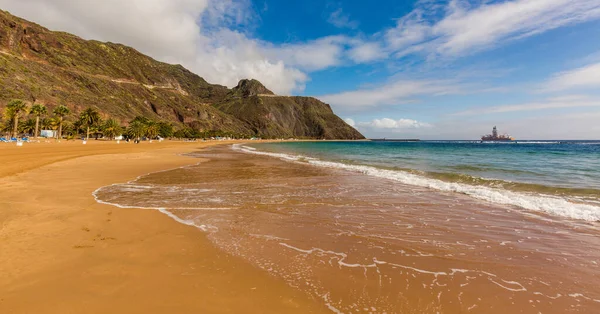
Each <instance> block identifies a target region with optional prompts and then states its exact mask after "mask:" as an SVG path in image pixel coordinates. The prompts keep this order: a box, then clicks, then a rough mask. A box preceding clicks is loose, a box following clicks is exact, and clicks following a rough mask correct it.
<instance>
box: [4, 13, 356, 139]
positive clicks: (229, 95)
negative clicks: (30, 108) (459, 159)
mask: <svg viewBox="0 0 600 314" xmlns="http://www.w3.org/2000/svg"><path fill="white" fill-rule="evenodd" d="M13 99H22V100H24V101H25V102H28V103H30V104H31V103H42V104H45V105H46V106H47V107H48V112H52V111H53V110H54V108H56V107H58V106H59V105H64V106H66V107H68V108H69V109H70V111H71V112H73V114H74V115H78V114H79V113H81V112H82V111H84V110H85V109H86V108H89V107H92V108H96V109H97V110H98V111H99V112H100V114H101V115H102V116H103V117H104V118H109V117H110V118H116V119H118V120H120V121H131V120H132V119H134V118H135V117H145V118H147V119H150V120H153V121H158V122H170V123H171V124H172V125H173V126H175V128H177V129H191V130H194V131H196V132H200V133H201V132H204V133H205V132H208V131H213V132H214V131H218V132H219V133H225V134H235V135H240V136H258V137H298V138H326V139H361V138H363V136H362V135H361V134H360V133H359V132H358V131H356V130H355V129H354V128H352V127H350V126H349V125H347V124H346V123H345V122H344V121H343V120H341V119H340V118H339V117H337V116H336V115H335V114H334V113H333V111H332V110H331V108H330V107H329V105H327V104H324V103H322V102H320V101H319V100H317V99H314V98H309V97H284V96H276V95H274V94H273V93H272V92H271V91H269V90H268V89H267V88H266V87H265V86H263V85H262V84H261V83H260V82H258V81H256V80H242V81H240V83H239V84H238V86H237V87H235V88H233V89H228V88H227V87H225V86H221V85H215V84H210V83H208V82H206V80H204V79H203V78H202V77H200V76H198V75H196V74H194V73H192V72H190V71H189V70H187V69H185V68H184V67H183V66H181V65H171V64H166V63H163V62H159V61H156V60H154V59H152V58H150V57H148V56H146V55H144V54H142V53H140V52H138V51H136V50H135V49H133V48H130V47H127V46H124V45H121V44H114V43H103V42H99V41H94V40H84V39H82V38H79V37H77V36H74V35H71V34H68V33H64V32H53V31H50V30H48V29H46V28H44V27H42V26H39V25H37V24H35V23H32V22H29V21H26V20H23V19H21V18H18V17H15V16H13V15H10V14H9V13H8V12H5V11H1V10H0V109H1V108H4V106H6V104H8V102H9V101H11V100H13ZM67 119H68V118H67Z"/></svg>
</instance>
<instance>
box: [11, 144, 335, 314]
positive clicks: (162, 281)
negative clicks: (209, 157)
mask: <svg viewBox="0 0 600 314" xmlns="http://www.w3.org/2000/svg"><path fill="white" fill-rule="evenodd" d="M212 144H217V143H175V142H164V143H142V144H140V145H133V144H125V143H121V144H119V145H117V144H115V143H105V142H96V141H90V142H88V144H87V145H85V146H84V145H82V144H81V142H79V141H78V142H63V143H59V144H58V143H39V144H37V143H36V144H25V146H24V147H19V148H17V147H16V146H14V145H12V144H4V143H2V144H0V313H250V312H252V313H322V312H327V309H326V307H325V306H324V305H322V304H321V303H319V302H317V301H315V300H313V299H311V298H310V297H308V296H307V295H305V294H304V293H302V292H301V291H298V290H296V289H293V288H291V287H289V286H288V285H286V284H285V282H284V281H283V280H280V279H278V278H275V277H273V276H270V275H269V274H268V273H267V272H266V271H263V270H260V269H258V268H256V267H254V266H252V265H250V264H249V263H247V262H245V261H243V260H242V259H241V258H239V257H235V256H232V255H230V254H228V253H226V252H224V251H221V250H218V249H216V248H215V247H214V246H213V245H212V244H211V243H210V242H209V241H208V240H207V239H206V236H205V235H204V234H203V233H202V232H200V231H199V230H198V229H197V228H194V227H190V226H186V225H183V224H180V223H177V222H175V221H174V220H173V219H171V218H169V217H167V216H165V215H163V214H161V213H160V212H158V211H152V210H144V209H120V208H116V207H113V206H109V205H104V204H99V203H97V202H96V201H95V200H94V197H93V196H92V192H93V191H94V190H95V189H97V188H99V187H101V186H106V185H109V184H113V183H118V182H126V181H129V180H133V179H135V178H136V177H137V176H139V175H143V174H145V173H148V172H154V171H160V170H167V169H172V168H175V167H180V166H184V165H190V164H195V163H198V162H199V161H201V160H199V159H194V158H190V157H185V156H180V155H178V154H180V153H185V152H192V151H195V150H197V149H198V148H200V147H205V146H208V145H212Z"/></svg>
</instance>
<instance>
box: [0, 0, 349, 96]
mask: <svg viewBox="0 0 600 314" xmlns="http://www.w3.org/2000/svg"><path fill="white" fill-rule="evenodd" d="M0 7H2V8H3V9H4V10H8V11H10V12H11V13H13V14H16V15H18V16H22V17H24V18H26V19H29V20H32V21H34V22H37V23H39V24H42V25H44V26H46V27H49V28H50V29H54V30H62V31H67V32H70V33H74V34H76V35H78V36H81V37H83V38H85V39H96V40H100V41H111V42H117V43H122V44H125V45H129V46H132V47H134V48H136V49H137V50H139V51H141V52H142V53H145V54H148V55H150V56H152V57H154V58H155V59H158V60H161V61H165V62H169V63H180V64H182V65H183V66H185V67H186V68H188V69H190V70H191V71H193V72H195V73H197V74H198V75H200V76H202V77H204V78H205V79H206V80H207V81H209V82H211V83H218V84H223V85H227V86H230V87H231V86H235V85H236V84H237V82H238V81H239V80H240V79H242V78H255V79H258V80H260V81H261V82H263V83H264V84H265V85H266V86H267V87H268V88H270V89H271V90H273V91H274V92H276V93H279V94H289V93H292V92H297V91H302V90H303V89H304V84H305V82H306V81H307V80H308V76H307V74H306V71H312V70H315V69H322V68H325V67H329V66H333V65H336V64H338V63H339V58H340V55H341V53H342V49H341V48H340V47H339V46H340V45H341V43H340V42H339V41H338V40H337V39H336V38H334V37H328V38H324V39H320V40H315V41H312V42H308V43H300V44H296V45H273V44H270V43H266V42H262V41H259V40H256V39H252V38H250V37H249V36H248V35H247V34H245V33H241V32H240V31H237V30H236V29H237V28H241V27H240V26H244V25H246V24H248V23H250V22H251V20H252V18H253V17H254V15H253V14H254V13H253V12H252V11H251V10H249V9H250V2H249V1H248V0H128V1H122V0H103V1H72V0H23V1H13V0H0Z"/></svg>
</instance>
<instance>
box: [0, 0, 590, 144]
mask: <svg viewBox="0 0 600 314" xmlns="http://www.w3.org/2000/svg"><path fill="white" fill-rule="evenodd" d="M0 8H1V9H3V10H7V11H9V12H11V13H12V14H15V15H17V16H21V17H23V18H26V19H28V20H31V21H34V22H36V23H39V24H41V25H43V26H45V27H48V28H50V29H52V30H60V31H67V32H70V33H73V34H76V35H78V36H80V37H82V38H85V39H95V40H101V41H110V42H117V43H122V44H125V45H128V46H132V47H134V48H136V49H137V50H139V51H140V52H142V53H145V54H147V55H150V56H152V57H153V58H155V59H157V60H160V61H164V62H169V63H177V64H182V65H183V66H185V67H186V68H188V69H190V70H191V71H193V72H195V73H197V74H198V75H200V76H202V77H204V78H205V79H206V80H207V81H209V82H211V83H217V84H223V85H227V86H229V87H233V86H235V85H236V84H237V82H238V81H239V80H240V79H242V78H255V79H258V80H260V81H261V82H262V83H263V84H264V85H265V86H266V87H267V88H269V89H271V90H273V91H274V92H275V93H277V94H280V95H305V96H314V97H317V98H319V99H320V100H322V101H324V102H326V103H328V104H330V105H331V107H332V108H333V110H334V112H335V113H336V114H338V115H339V116H340V117H342V118H343V119H345V120H346V122H348V123H349V124H351V125H352V126H354V127H356V128H357V129H358V130H359V131H361V132H363V134H365V135H366V136H367V137H371V138H379V137H387V138H420V139H478V138H479V137H480V136H481V135H483V134H486V133H490V132H491V129H492V127H493V126H495V125H496V126H498V129H499V131H500V133H510V134H511V135H512V136H514V137H516V138H517V139H600V40H599V39H600V1H598V0H505V1H494V0H446V1H441V0H418V1H402V0H379V1H363V0H346V1H334V0H320V1H319V0H288V1H281V0H103V1H100V0H81V1H77V0H0Z"/></svg>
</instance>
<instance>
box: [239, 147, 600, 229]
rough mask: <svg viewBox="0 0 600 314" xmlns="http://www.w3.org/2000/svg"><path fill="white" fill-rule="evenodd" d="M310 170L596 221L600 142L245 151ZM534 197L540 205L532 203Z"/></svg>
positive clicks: (599, 200) (598, 215) (599, 195)
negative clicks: (348, 174) (365, 177)
mask: <svg viewBox="0 0 600 314" xmlns="http://www.w3.org/2000/svg"><path fill="white" fill-rule="evenodd" d="M249 146H252V147H253V148H255V149H257V150H256V151H254V152H264V153H267V154H274V156H276V157H282V156H281V155H277V154H285V155H286V156H287V157H285V158H286V159H297V158H300V161H305V162H309V163H312V164H314V165H316V166H325V167H330V168H335V167H337V168H341V169H345V170H350V171H360V172H364V173H365V174H368V175H374V176H378V177H381V178H382V179H390V180H396V181H400V182H401V183H404V184H408V185H411V184H414V185H418V186H426V187H430V188H432V189H438V190H443V191H452V192H459V193H464V194H468V195H471V196H474V197H477V198H482V199H485V200H488V201H491V202H498V203H502V204H509V205H516V206H521V207H525V208H529V209H534V210H539V211H545V212H548V213H553V214H559V215H562V216H566V217H570V218H576V219H586V220H599V219H600V141H566V142H565V141H562V142H559V141H519V142H516V143H515V142H512V143H481V142H465V141H422V142H369V141H364V142H285V143H271V144H249ZM536 197H539V198H536Z"/></svg>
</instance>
